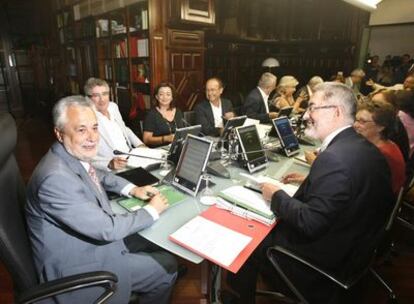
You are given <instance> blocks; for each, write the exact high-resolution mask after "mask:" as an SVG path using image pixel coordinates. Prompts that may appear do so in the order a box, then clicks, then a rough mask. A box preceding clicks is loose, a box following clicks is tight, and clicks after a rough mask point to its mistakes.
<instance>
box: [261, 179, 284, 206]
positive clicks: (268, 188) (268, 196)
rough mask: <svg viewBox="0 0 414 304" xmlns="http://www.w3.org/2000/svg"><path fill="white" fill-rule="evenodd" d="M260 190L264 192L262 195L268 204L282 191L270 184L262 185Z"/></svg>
mask: <svg viewBox="0 0 414 304" xmlns="http://www.w3.org/2000/svg"><path fill="white" fill-rule="evenodd" d="M260 189H261V190H262V195H263V198H264V200H265V201H266V202H270V201H271V200H272V196H273V194H274V193H275V192H277V191H279V190H280V188H279V187H278V186H276V185H273V184H270V183H263V184H260Z"/></svg>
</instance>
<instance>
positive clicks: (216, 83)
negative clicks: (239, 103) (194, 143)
mask: <svg viewBox="0 0 414 304" xmlns="http://www.w3.org/2000/svg"><path fill="white" fill-rule="evenodd" d="M221 94H223V83H222V81H221V80H220V79H219V78H216V77H213V78H210V79H208V80H207V82H206V97H207V100H204V101H202V102H200V103H199V104H197V106H196V107H195V109H194V111H195V115H196V123H197V124H200V125H201V128H202V129H201V131H202V132H203V134H205V135H209V136H220V135H221V132H222V130H223V127H224V123H225V121H226V120H228V119H230V118H232V117H234V113H233V106H232V104H231V101H230V100H228V99H225V98H221Z"/></svg>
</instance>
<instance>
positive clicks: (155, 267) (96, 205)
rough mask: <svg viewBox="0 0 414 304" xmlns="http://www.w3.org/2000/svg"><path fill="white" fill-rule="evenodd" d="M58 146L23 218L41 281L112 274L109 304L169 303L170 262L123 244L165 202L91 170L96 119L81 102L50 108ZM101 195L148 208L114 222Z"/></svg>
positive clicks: (75, 297)
mask: <svg viewBox="0 0 414 304" xmlns="http://www.w3.org/2000/svg"><path fill="white" fill-rule="evenodd" d="M53 120H54V125H55V129H54V131H55V134H56V137H57V142H56V143H54V144H53V145H52V147H51V148H50V150H49V152H48V153H47V154H46V155H45V157H43V159H42V160H41V161H40V163H39V164H38V166H37V168H36V170H35V171H34V173H33V175H32V178H31V180H30V182H29V185H28V195H27V205H26V217H27V223H28V229H29V235H30V239H31V242H32V248H33V257H34V262H35V265H36V268H37V271H38V274H39V278H40V280H41V281H42V282H44V281H49V280H53V279H56V278H61V277H65V276H69V275H73V274H77V273H83V272H88V271H98V270H105V271H111V272H113V273H115V274H116V275H117V276H118V289H117V291H116V293H115V295H114V296H113V297H112V298H111V300H110V303H128V301H129V297H130V294H131V292H132V291H133V292H136V293H138V294H139V295H140V299H139V300H140V303H141V304H142V303H154V304H155V303H167V302H168V299H169V296H170V292H171V288H172V286H173V284H174V282H175V279H176V261H175V259H174V257H172V256H171V255H169V254H168V253H166V252H163V251H154V252H151V253H148V252H142V251H141V252H131V251H130V250H128V248H127V247H126V246H125V244H124V241H123V239H124V238H125V237H127V236H128V235H131V234H135V233H136V232H137V231H140V230H142V229H144V228H146V227H149V226H151V224H152V223H153V222H154V221H155V220H157V219H158V217H159V214H160V213H161V212H163V211H164V210H165V208H166V207H167V205H168V202H167V200H166V198H165V197H163V196H162V195H161V194H160V193H159V192H158V191H157V190H156V189H155V188H153V187H150V186H146V187H137V186H135V185H133V184H130V183H129V182H128V181H126V180H125V179H123V178H120V177H117V176H115V175H113V174H112V173H110V172H107V171H100V170H98V171H95V169H94V168H93V166H91V165H90V161H91V160H92V159H93V157H94V156H95V155H96V153H97V148H98V141H99V133H98V123H97V119H96V115H95V112H94V110H93V108H92V106H91V104H90V103H89V102H88V101H87V100H86V99H85V98H84V97H82V96H70V97H66V98H63V99H61V100H60V101H59V102H58V103H57V104H56V105H55V107H54V109H53ZM105 190H109V191H112V192H116V193H120V194H123V195H127V196H135V197H138V198H141V199H150V198H151V199H150V201H149V203H148V205H147V206H145V207H144V208H142V209H140V210H138V211H137V212H135V213H128V214H123V215H115V214H114V213H113V212H112V210H111V207H110V203H109V201H108V197H107V196H106V193H105ZM100 292H101V290H100V289H99V288H86V289H83V290H81V291H76V292H72V293H68V294H66V295H64V296H59V297H58V301H59V303H92V302H93V301H94V299H96V298H97V295H99V294H100Z"/></svg>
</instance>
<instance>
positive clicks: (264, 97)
mask: <svg viewBox="0 0 414 304" xmlns="http://www.w3.org/2000/svg"><path fill="white" fill-rule="evenodd" d="M257 88H258V89H259V92H260V95H262V98H263V102H264V105H265V108H266V113H269V104H268V103H267V100H268V99H269V95H267V94H266V93H265V92H263V90H262V89H261V88H260V87H257Z"/></svg>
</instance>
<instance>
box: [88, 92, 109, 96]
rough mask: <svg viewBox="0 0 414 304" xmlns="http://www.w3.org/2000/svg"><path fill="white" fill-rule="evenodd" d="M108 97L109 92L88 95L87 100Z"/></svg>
mask: <svg viewBox="0 0 414 304" xmlns="http://www.w3.org/2000/svg"><path fill="white" fill-rule="evenodd" d="M108 96H109V91H106V92H102V93H92V94H90V95H88V97H89V98H99V97H101V98H102V97H108Z"/></svg>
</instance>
